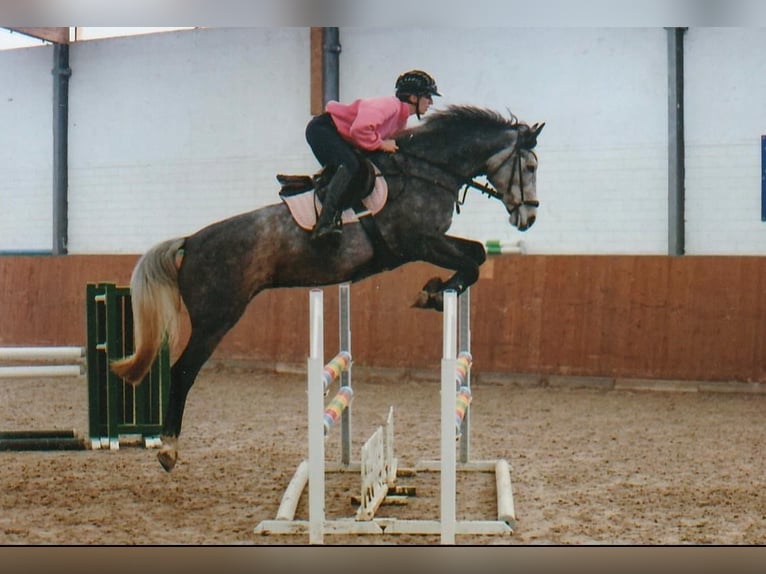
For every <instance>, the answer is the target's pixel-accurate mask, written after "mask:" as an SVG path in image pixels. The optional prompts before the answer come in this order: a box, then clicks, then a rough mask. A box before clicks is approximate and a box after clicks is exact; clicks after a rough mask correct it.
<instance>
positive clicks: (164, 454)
mask: <svg viewBox="0 0 766 574" xmlns="http://www.w3.org/2000/svg"><path fill="white" fill-rule="evenodd" d="M157 460H159V461H160V464H161V465H162V468H164V469H165V471H166V472H170V471H171V470H173V467H175V465H176V462H177V461H178V452H177V451H175V450H174V451H170V450H161V451H160V452H158V453H157Z"/></svg>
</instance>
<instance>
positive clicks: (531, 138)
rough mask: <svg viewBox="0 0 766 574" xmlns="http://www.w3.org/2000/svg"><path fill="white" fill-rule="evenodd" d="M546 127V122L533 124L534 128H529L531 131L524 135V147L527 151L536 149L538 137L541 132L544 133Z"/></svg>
mask: <svg viewBox="0 0 766 574" xmlns="http://www.w3.org/2000/svg"><path fill="white" fill-rule="evenodd" d="M544 127H545V122H543V123H538V122H535V123H534V124H532V126H531V127H530V128H529V131H528V132H526V133H525V134H524V140H523V144H522V147H524V148H525V149H534V147H535V146H536V145H537V136H538V135H540V132H541V131H543V128H544Z"/></svg>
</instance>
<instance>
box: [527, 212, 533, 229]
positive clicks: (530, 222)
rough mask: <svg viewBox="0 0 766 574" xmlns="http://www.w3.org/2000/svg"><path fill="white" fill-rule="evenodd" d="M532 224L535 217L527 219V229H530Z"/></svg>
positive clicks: (531, 216)
mask: <svg viewBox="0 0 766 574" xmlns="http://www.w3.org/2000/svg"><path fill="white" fill-rule="evenodd" d="M534 223H535V216H534V215H530V216H529V218H528V219H527V227H532V225H534Z"/></svg>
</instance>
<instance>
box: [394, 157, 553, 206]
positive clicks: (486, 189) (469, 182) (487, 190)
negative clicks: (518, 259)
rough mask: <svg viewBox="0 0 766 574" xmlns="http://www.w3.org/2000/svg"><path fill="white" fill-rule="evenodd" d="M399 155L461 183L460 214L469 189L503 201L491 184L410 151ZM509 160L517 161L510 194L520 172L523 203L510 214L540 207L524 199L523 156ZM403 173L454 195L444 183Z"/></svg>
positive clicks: (510, 184)
mask: <svg viewBox="0 0 766 574" xmlns="http://www.w3.org/2000/svg"><path fill="white" fill-rule="evenodd" d="M397 153H398V154H401V155H403V156H405V157H408V158H412V159H415V160H418V161H421V162H423V163H425V164H428V165H430V166H431V167H435V168H436V169H438V170H440V171H442V172H443V173H445V174H447V175H448V176H450V177H452V178H454V179H456V180H457V181H458V182H460V186H459V187H458V190H457V193H456V197H455V204H456V206H457V211H458V213H460V206H461V205H463V204H464V203H465V198H466V195H467V194H468V189H469V188H474V189H477V190H478V191H480V192H481V193H482V194H486V195H487V196H488V197H490V198H493V199H499V200H502V199H503V195H502V194H501V193H499V192H498V191H497V190H496V189H495V188H494V187H493V186H492V185H491V184H485V183H481V182H478V181H476V179H475V178H474V177H471V176H465V175H463V174H460V173H457V172H456V171H454V170H452V169H451V168H449V167H448V166H446V165H444V164H442V163H439V162H435V161H433V160H432V159H430V158H427V157H423V156H421V155H417V154H414V153H412V152H409V151H404V150H399V151H398V152H397ZM395 157H396V154H395V155H394V158H395ZM508 159H513V160H515V161H514V164H513V168H512V169H513V171H512V172H511V177H510V178H509V180H508V192H509V193H510V190H511V186H512V185H513V176H514V172H516V171H518V172H519V189H520V191H521V201H520V202H519V203H517V204H515V205H514V206H513V208H512V209H511V211H510V213H512V212H513V211H515V210H516V209H518V208H519V207H520V206H521V205H525V206H528V207H539V205H540V202H539V201H537V200H526V199H525V198H524V179H523V178H522V174H521V156H520V155H519V153H518V151H514V152H513V153H512V154H511V155H510V157H509V158H508ZM506 161H508V160H505V161H503V162H502V163H501V164H500V165H499V166H498V167H497V168H496V169H495V170H493V171H492V172H491V173H486V174H484V175H486V176H487V177H488V178H489V177H491V176H492V175H494V174H495V173H497V172H498V171H499V170H500V168H501V167H503V165H505V163H506ZM402 172H404V173H406V174H407V175H408V176H410V177H415V178H418V179H421V180H423V181H427V182H429V183H433V184H435V185H437V186H439V187H441V188H442V189H445V190H447V191H449V192H450V193H453V189H454V188H453V187H448V186H447V185H445V184H443V183H441V182H439V181H433V180H432V179H430V178H427V177H425V176H422V175H418V174H413V173H409V172H405V171H404V170H402ZM461 188H462V190H463V193H462V195H463V197H462V199H460V190H461Z"/></svg>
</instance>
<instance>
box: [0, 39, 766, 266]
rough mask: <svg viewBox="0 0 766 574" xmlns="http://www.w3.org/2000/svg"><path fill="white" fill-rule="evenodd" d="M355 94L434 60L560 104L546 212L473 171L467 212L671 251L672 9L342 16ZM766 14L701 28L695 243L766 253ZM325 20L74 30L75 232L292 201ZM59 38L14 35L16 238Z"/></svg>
mask: <svg viewBox="0 0 766 574" xmlns="http://www.w3.org/2000/svg"><path fill="white" fill-rule="evenodd" d="M340 39H341V44H342V53H341V57H340V61H341V84H340V90H341V99H343V100H351V99H353V98H356V97H361V96H369V95H378V94H383V93H391V92H392V87H393V86H392V85H393V83H394V80H395V78H396V76H397V74H398V73H400V72H401V71H403V70H406V69H408V68H414V67H419V68H424V69H426V70H428V71H430V72H432V73H433V74H434V75H435V76H436V78H437V80H438V83H439V87H440V90H441V91H442V93H444V97H443V98H437V102H436V105H437V106H444V105H447V104H451V103H463V104H475V105H481V106H486V107H490V108H493V109H496V110H498V111H501V112H504V111H505V110H506V108H510V109H511V110H512V111H513V112H514V113H515V114H516V115H517V116H518V117H519V118H520V119H522V120H524V121H528V122H535V121H546V122H547V125H546V127H545V130H544V131H543V133H542V135H541V137H540V141H539V145H538V154H539V159H540V168H539V174H538V195H539V198H540V200H541V202H542V206H541V208H540V211H539V217H538V220H537V223H536V224H535V226H534V227H533V228H532V229H531V230H530V231H529V232H527V233H525V234H521V233H518V232H517V231H515V230H514V229H513V228H511V227H510V226H509V225H508V223H507V215H506V214H505V211H504V209H503V208H502V207H501V206H500V205H499V204H496V203H495V202H494V201H491V200H489V199H487V198H486V197H484V196H481V195H479V194H478V192H475V191H471V192H469V195H468V202H467V203H466V205H465V206H464V207H463V208H462V214H461V215H459V216H456V218H455V222H454V224H453V228H452V231H453V232H454V233H456V234H459V235H464V236H468V237H473V238H476V239H480V240H487V239H508V240H515V239H522V240H523V241H524V242H525V246H526V249H527V252H528V253H593V254H601V253H618V254H619V253H625V254H628V253H631V254H632V253H646V254H664V253H666V252H667V229H668V221H667V187H668V178H667V102H668V93H667V83H668V80H667V52H666V51H667V32H666V31H665V30H664V29H662V28H575V27H571V28H569V27H561V28H522V27H516V28H513V27H509V28H481V29H478V28H477V29H470V28H462V29H457V28H449V29H448V28H427V29H418V28H408V27H404V28H341V29H340ZM765 41H766V30H763V29H758V28H748V29H740V28H692V29H690V30H689V31H688V32H687V34H686V44H685V52H686V62H685V68H686V106H685V114H686V138H687V172H686V176H687V177H686V231H687V238H686V247H687V253H689V254H713V253H722V254H727V253H732V254H763V253H764V250H766V223H763V222H761V221H760V193H761V183H760V135H761V134H762V133H766V107H764V106H763V102H764V101H766V76H765V75H764V74H763V73H762V71H763V70H764V69H766V55H765V54H766V52H764V51H763V50H762V46H763V45H764V42H765ZM309 52H310V50H309V30H308V28H246V29H228V30H216V29H207V30H196V31H182V32H174V33H164V34H158V35H149V36H136V37H129V38H121V39H107V40H93V41H88V42H82V43H77V44H74V45H72V46H71V48H70V63H71V66H72V69H73V75H72V78H71V81H70V106H71V109H70V143H69V153H70V157H69V161H70V179H69V186H70V188H69V202H70V204H69V208H70V211H69V217H70V223H69V250H70V252H72V253H122V252H128V253H137V252H142V251H144V250H145V249H146V248H148V247H149V246H150V245H151V244H153V243H154V242H156V241H158V240H160V239H164V238H166V237H170V236H175V235H180V234H188V233H191V232H193V231H195V230H196V229H198V228H200V227H202V226H204V225H207V224H208V223H211V222H213V221H215V220H217V219H221V218H223V217H227V216H229V215H233V214H235V213H239V212H242V211H246V210H249V209H251V208H255V207H259V206H262V205H266V204H268V203H273V202H276V201H278V198H277V195H276V194H277V191H278V186H277V184H276V181H275V179H274V175H275V174H276V173H277V172H280V171H281V172H294V173H311V172H313V171H314V170H316V168H317V167H318V166H317V164H316V161H315V160H314V158H313V156H312V155H311V152H310V150H309V149H308V145H307V144H306V142H305V139H304V128H305V124H306V122H307V121H308V119H309V117H310V114H309V96H310V83H309V81H310V74H309V72H310V69H309V58H308V56H309ZM52 64H53V53H52V48H50V47H43V46H41V47H35V48H28V49H19V50H12V51H6V52H0V122H1V125H2V126H3V130H2V136H0V173H2V177H1V178H0V207H2V209H0V252H3V251H13V250H43V249H49V248H50V245H51V237H52V221H51V218H52V215H51V203H52V199H51V191H52V176H51V170H52V166H51V163H52V159H51V157H52V156H51V153H52V143H51V130H52V128H51V123H52V112H51V107H52V106H51V94H52V76H51V74H50V69H51V67H52Z"/></svg>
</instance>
